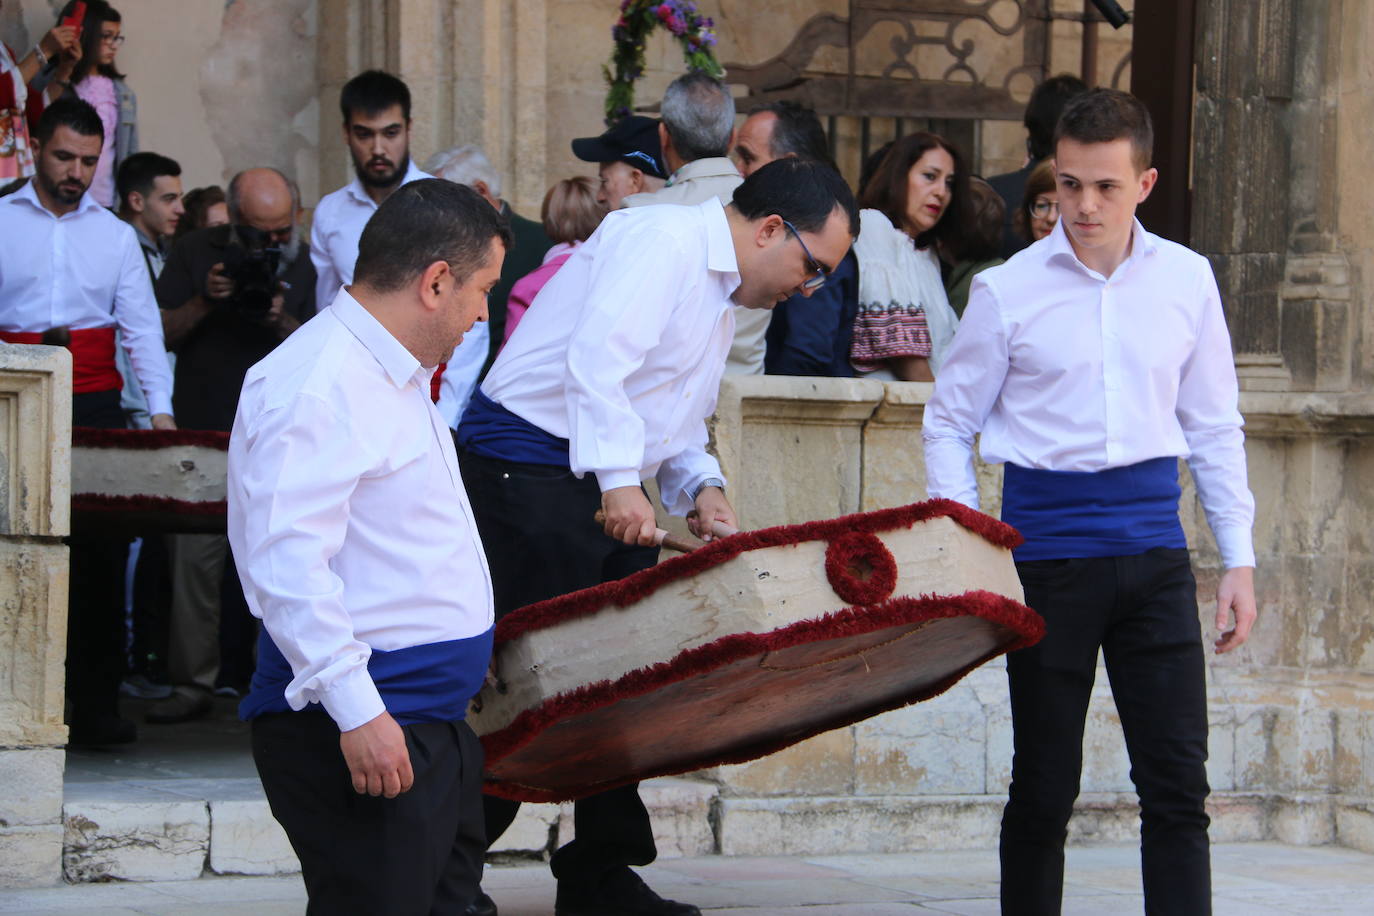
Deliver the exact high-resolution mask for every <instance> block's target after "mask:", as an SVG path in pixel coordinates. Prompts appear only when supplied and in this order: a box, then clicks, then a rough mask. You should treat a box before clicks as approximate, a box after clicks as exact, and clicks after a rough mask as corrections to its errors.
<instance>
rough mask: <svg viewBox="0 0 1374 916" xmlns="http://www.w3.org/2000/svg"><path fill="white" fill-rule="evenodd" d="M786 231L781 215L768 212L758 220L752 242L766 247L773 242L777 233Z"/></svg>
mask: <svg viewBox="0 0 1374 916" xmlns="http://www.w3.org/2000/svg"><path fill="white" fill-rule="evenodd" d="M779 232H781V233H783V234H784V235H785V234H786V233H787V227H786V226H784V225H783V224H782V217H781V216H778V215H777V214H776V213H770V214H768V215H767V216H765V217H764V218H763V219H761V220H759V225H758V229H756V230H755V231H754V244H755V245H757V246H758V247H760V248H766V247H768V246H769V245H771V244H773V240H774V239H775V238H777V235H778V233H779Z"/></svg>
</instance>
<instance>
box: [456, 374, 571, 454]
mask: <svg viewBox="0 0 1374 916" xmlns="http://www.w3.org/2000/svg"><path fill="white" fill-rule="evenodd" d="M457 433H458V438H457V441H458V447H459V448H461V449H464V450H465V451H469V452H473V453H474V454H477V455H481V456H482V457H484V458H495V459H497V460H499V461H516V462H520V463H521V464H547V465H552V466H553V467H558V468H566V467H569V465H570V459H569V458H568V440H567V439H560V438H558V437H557V436H555V435H553V434H552V433H549V432H546V431H545V430H543V429H540V428H539V427H538V426H535V425H534V424H533V423H531V422H530V421H529V420H526V419H525V418H524V417H521V416H519V415H517V414H514V413H511V412H510V411H509V410H507V409H506V408H504V407H502V406H501V405H500V404H498V403H496V402H495V401H493V400H492V399H491V398H489V397H487V396H486V395H485V394H483V393H482V389H481V388H478V389H476V390H475V391H473V393H472V399H471V400H470V401H468V409H467V410H465V411H463V416H462V419H460V420H459V421H458V431H457Z"/></svg>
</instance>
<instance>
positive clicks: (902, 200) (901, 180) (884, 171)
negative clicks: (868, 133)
mask: <svg viewBox="0 0 1374 916" xmlns="http://www.w3.org/2000/svg"><path fill="white" fill-rule="evenodd" d="M933 149H942V150H944V151H945V152H947V153H949V158H950V159H952V160H953V161H954V192H953V193H952V194H951V195H950V198H949V205H948V206H947V207H945V212H944V214H943V215H942V216H941V217H940V221H939V222H938V223H936V224H935V225H934V227H932V228H931V229H929V230H927V231H925V232H922V233H921V234H920V235H918V236H916V237H915V240H916V244H917V245H919V246H920V247H922V248H925V247H926V246H928V245H932V244H934V243H935V242H940V243H942V244H943V245H944V246H945V247H946V248H958V247H960V246H961V245H962V244H963V239H964V238H965V237H966V236H967V235H968V234H969V223H970V222H971V218H970V216H969V190H968V179H969V174H968V160H967V159H965V158H964V154H963V153H962V152H960V150H959V147H957V146H955V145H954V144H953V143H951V142H950V141H948V140H946V139H945V138H944V137H942V136H940V135H939V134H932V133H927V132H925V131H921V132H918V133H914V134H907V135H906V136H904V137H900V138H898V139H896V140H894V141H892V148H891V149H889V150H888V151H887V154H886V155H884V156H883V159H882V162H880V163H878V167H877V168H876V169H875V170H874V172H873V176H872V177H871V178H870V179H869V180H868V183H867V184H865V185H864V187H863V191H862V193H861V194H860V195H859V202H860V203H861V204H862V205H863V206H864V207H866V208H869V209H873V210H881V211H882V213H883V215H884V216H886V217H887V218H888V219H889V220H890V221H891V222H892V225H893V226H896V227H897V228H898V229H901V230H903V231H910V227H909V226H908V225H907V223H908V220H907V213H906V202H907V192H908V189H909V188H910V186H911V169H912V167H913V166H914V165H916V163H917V162H920V161H921V157H922V156H924V155H925V154H926V153H927V152H929V151H930V150H933Z"/></svg>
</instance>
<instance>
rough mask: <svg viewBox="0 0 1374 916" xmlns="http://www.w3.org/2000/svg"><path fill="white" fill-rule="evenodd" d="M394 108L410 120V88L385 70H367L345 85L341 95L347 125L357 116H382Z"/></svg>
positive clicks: (341, 108) (344, 119)
mask: <svg viewBox="0 0 1374 916" xmlns="http://www.w3.org/2000/svg"><path fill="white" fill-rule="evenodd" d="M393 105H400V106H401V115H402V116H403V117H404V118H405V119H406V121H409V120H410V89H408V88H407V87H406V84H405V83H403V82H401V80H400V79H399V78H398V77H395V76H392V75H391V74H390V73H387V72H386V71H384V70H367V71H364V72H363V73H359V74H358V75H357V76H355V77H353V79H351V80H349V81H348V82H346V83H344V87H343V91H342V92H340V93H339V110H340V112H342V113H343V121H344V123H345V124H347V123H348V122H349V120H350V119H352V117H353V115H355V114H360V115H364V116H369V117H370V116H372V115H379V114H381V113H382V112H384V111H386V110H387V109H388V108H390V107H391V106H393Z"/></svg>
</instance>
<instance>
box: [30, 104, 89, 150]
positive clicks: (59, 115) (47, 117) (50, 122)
mask: <svg viewBox="0 0 1374 916" xmlns="http://www.w3.org/2000/svg"><path fill="white" fill-rule="evenodd" d="M59 127H65V128H67V129H68V130H72V131H75V132H76V133H78V134H80V135H81V136H83V137H99V138H100V141H101V144H102V145H103V144H104V142H105V125H104V124H103V123H102V122H101V120H100V115H99V114H97V113H96V110H95V108H94V107H93V106H92V105H91V103H90V102H87V101H84V100H82V99H76V98H71V97H70V96H64V97H63V98H60V99H58V100H57V101H56V102H53V103H52V104H51V105H49V106H48V107H47V108H45V109H43V114H42V115H41V116H39V118H38V126H37V127H35V128H34V131H33V138H34V139H35V140H37V141H38V142H39V143H47V142H48V141H49V140H51V139H52V135H53V134H55V133H56V132H57V129H58V128H59Z"/></svg>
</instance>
